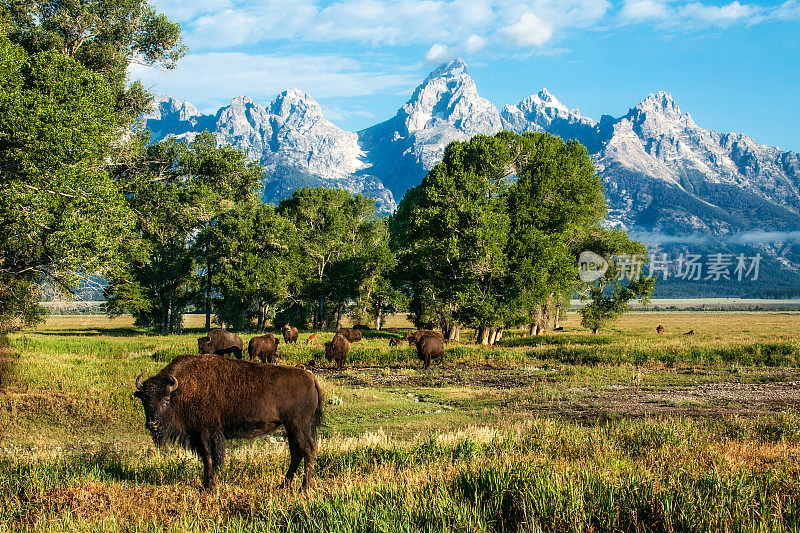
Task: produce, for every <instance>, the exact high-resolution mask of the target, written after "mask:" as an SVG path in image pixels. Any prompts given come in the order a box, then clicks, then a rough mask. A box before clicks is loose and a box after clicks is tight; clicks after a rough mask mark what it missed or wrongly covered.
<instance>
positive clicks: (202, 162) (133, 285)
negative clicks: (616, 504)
mask: <svg viewBox="0 0 800 533" xmlns="http://www.w3.org/2000/svg"><path fill="white" fill-rule="evenodd" d="M262 175H263V171H262V169H261V168H260V167H259V166H258V165H257V164H255V163H248V162H247V161H246V158H245V155H244V153H243V152H241V151H239V150H235V149H233V148H230V147H228V146H225V147H220V148H218V147H216V145H215V141H214V137H213V136H212V135H211V134H210V133H208V132H204V133H202V134H200V135H198V136H197V137H196V138H195V139H194V141H192V142H191V143H189V144H186V143H185V142H183V141H179V140H175V139H169V140H166V141H163V142H161V143H158V144H154V145H150V146H146V147H145V146H142V149H141V151H140V152H139V153H138V154H137V155H136V156H135V157H133V158H132V159H131V160H129V161H126V162H125V164H120V165H118V167H117V168H116V170H115V177H116V179H117V181H118V182H119V183H120V184H121V185H122V187H123V191H124V193H125V198H126V201H127V203H128V205H129V207H130V209H131V210H132V211H133V212H134V214H135V217H136V233H137V236H138V238H139V243H140V244H141V246H140V247H138V248H132V249H131V253H130V255H129V256H128V257H127V260H128V265H127V268H126V271H125V273H124V275H121V276H118V277H116V278H114V279H112V280H111V284H110V286H109V288H108V291H107V292H108V296H109V301H108V311H109V313H110V314H112V315H116V314H120V313H122V312H125V311H127V312H130V313H131V314H133V316H134V317H135V320H136V323H137V325H141V326H147V327H153V328H155V329H157V330H158V331H160V332H161V333H162V334H165V335H166V334H170V333H172V332H174V331H177V330H179V329H180V324H181V315H182V312H183V310H184V308H185V306H186V305H187V304H188V303H189V301H190V300H191V299H192V297H193V295H192V292H191V288H192V282H193V278H194V275H195V266H196V263H195V255H194V254H193V248H194V247H193V244H194V243H195V241H196V239H197V237H198V236H199V235H200V234H201V230H202V229H204V228H205V227H207V226H208V225H209V224H211V223H212V222H213V221H214V220H215V219H217V218H218V217H219V216H220V215H221V214H222V213H224V212H226V211H228V210H231V209H233V208H234V206H235V205H236V204H237V203H240V202H245V201H248V199H249V198H250V197H251V195H252V194H253V191H254V190H255V188H256V187H257V186H258V185H259V184H260V180H261V177H262Z"/></svg>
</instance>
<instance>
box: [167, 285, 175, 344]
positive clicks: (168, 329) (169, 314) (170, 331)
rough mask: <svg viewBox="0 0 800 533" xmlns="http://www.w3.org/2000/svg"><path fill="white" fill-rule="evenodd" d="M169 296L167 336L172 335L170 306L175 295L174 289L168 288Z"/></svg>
mask: <svg viewBox="0 0 800 533" xmlns="http://www.w3.org/2000/svg"><path fill="white" fill-rule="evenodd" d="M168 294H169V296H168V299H167V335H169V334H171V333H172V306H173V300H174V295H175V289H174V288H172V287H170V288H169V293H168Z"/></svg>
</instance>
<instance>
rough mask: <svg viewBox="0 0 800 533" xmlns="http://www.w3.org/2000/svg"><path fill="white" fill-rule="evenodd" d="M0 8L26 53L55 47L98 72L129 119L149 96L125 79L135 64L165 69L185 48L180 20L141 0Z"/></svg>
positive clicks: (6, 3)
mask: <svg viewBox="0 0 800 533" xmlns="http://www.w3.org/2000/svg"><path fill="white" fill-rule="evenodd" d="M0 11H2V13H3V15H4V16H3V18H4V19H5V21H6V23H5V30H6V33H7V35H8V37H9V39H10V40H11V42H13V43H16V44H19V45H20V46H22V47H23V48H24V49H25V50H26V51H27V52H28V53H29V54H37V53H40V52H55V53H58V54H61V55H64V56H67V57H71V58H73V59H74V60H75V61H77V62H78V63H79V64H81V65H83V67H84V68H86V69H88V70H91V71H93V72H96V73H98V74H100V75H101V76H103V78H104V79H105V80H106V82H107V84H108V87H109V89H110V90H111V92H112V94H113V95H114V101H115V112H116V113H117V114H118V115H124V116H126V117H127V118H128V119H130V120H133V119H135V118H136V117H138V116H139V115H140V114H141V113H142V112H143V111H144V110H145V108H146V106H147V104H148V101H149V98H148V95H147V93H146V91H144V88H143V87H142V85H141V83H139V82H134V83H129V79H128V67H129V66H130V65H131V64H132V63H134V64H140V65H147V66H156V67H161V68H166V69H171V68H174V67H175V64H176V62H177V61H178V60H179V59H180V58H181V57H182V56H183V55H184V54H185V53H186V47H185V46H184V45H183V43H182V40H181V28H180V25H179V24H176V23H174V22H171V21H170V20H169V19H167V17H166V16H164V15H163V14H159V13H157V12H156V11H155V10H154V9H153V7H152V6H150V5H149V4H148V3H147V1H146V0H2V3H0Z"/></svg>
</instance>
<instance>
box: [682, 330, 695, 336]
mask: <svg viewBox="0 0 800 533" xmlns="http://www.w3.org/2000/svg"><path fill="white" fill-rule="evenodd" d="M684 335H694V330H693V329H690V330H689V331H687V332H686V333H684Z"/></svg>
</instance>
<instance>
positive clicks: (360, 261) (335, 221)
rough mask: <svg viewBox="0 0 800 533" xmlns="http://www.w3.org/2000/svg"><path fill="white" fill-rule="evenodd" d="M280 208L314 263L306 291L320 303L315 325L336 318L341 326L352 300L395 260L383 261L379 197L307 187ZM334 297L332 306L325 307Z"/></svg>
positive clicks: (385, 249) (303, 252)
mask: <svg viewBox="0 0 800 533" xmlns="http://www.w3.org/2000/svg"><path fill="white" fill-rule="evenodd" d="M277 211H278V213H279V214H280V215H282V216H284V217H286V218H287V219H288V220H290V221H291V222H292V224H293V225H294V228H295V230H296V235H297V238H296V243H295V245H296V246H298V248H299V250H300V254H301V255H302V256H303V257H305V258H307V260H308V262H309V265H310V271H309V272H308V273H307V275H306V276H305V278H306V280H307V281H306V282H305V283H304V291H303V292H304V295H305V298H306V299H308V300H312V301H313V302H314V303H315V305H314V311H313V327H314V328H316V329H323V328H325V327H326V325H327V324H328V323H329V321H330V320H332V319H333V317H334V316H335V317H336V321H337V328H338V325H339V322H340V320H341V315H342V312H343V310H344V307H345V305H346V304H347V302H348V301H351V300H355V299H357V298H358V295H359V293H360V291H362V290H364V288H365V287H366V286H367V281H368V280H369V279H371V278H372V277H374V276H375V275H378V274H379V273H380V272H382V271H383V269H384V268H385V266H384V265H386V264H390V263H391V259H389V260H384V259H380V257H383V256H384V255H386V254H389V252H388V242H387V239H386V237H385V230H384V229H383V228H385V226H384V224H385V223H384V222H383V221H381V220H379V219H378V218H377V215H376V213H375V201H374V200H372V199H370V198H365V197H364V196H363V195H360V194H359V195H357V196H351V195H350V193H349V192H348V191H344V190H340V189H326V188H316V189H312V188H309V187H304V188H302V189H298V190H297V191H295V192H294V194H293V195H292V197H291V198H288V199H286V200H284V201H282V202H281V203H280V205H279V206H278V210H277ZM329 301H330V302H332V303H333V305H334V307H333V308H332V309H328V308H327V307H326V306H327V302H329ZM332 311H333V312H332Z"/></svg>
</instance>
